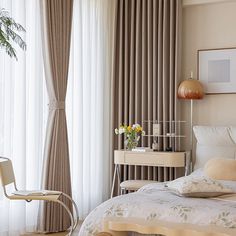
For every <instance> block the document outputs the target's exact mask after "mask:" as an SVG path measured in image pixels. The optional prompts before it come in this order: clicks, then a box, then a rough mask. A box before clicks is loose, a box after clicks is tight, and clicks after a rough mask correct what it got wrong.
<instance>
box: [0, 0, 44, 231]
mask: <svg viewBox="0 0 236 236" xmlns="http://www.w3.org/2000/svg"><path fill="white" fill-rule="evenodd" d="M0 7H1V8H5V9H6V10H8V11H9V12H10V15H11V16H12V17H13V18H14V19H15V20H16V21H17V22H19V23H20V24H22V25H23V26H24V27H25V28H26V32H27V33H26V34H25V35H24V36H23V37H24V39H25V40H26V43H27V51H26V52H23V51H21V50H20V49H19V50H18V49H17V56H18V61H16V60H15V59H13V58H9V57H8V56H7V55H6V54H5V52H4V51H3V50H2V49H0V156H6V157H9V158H11V159H12V161H13V165H14V169H15V174H16V179H17V185H18V188H19V189H26V188H27V189H38V188H39V187H40V181H41V179H40V176H41V170H42V151H43V143H44V138H43V137H44V130H45V129H44V128H45V121H46V115H47V107H46V104H47V101H46V99H47V97H46V93H45V92H46V90H45V84H44V83H45V82H44V81H45V79H44V73H43V61H42V55H41V35H40V32H41V29H40V18H39V4H38V1H32V0H21V1H19V0H0ZM16 48H17V47H16ZM44 91H45V92H44ZM37 208H38V203H37V202H33V203H26V202H23V201H22V202H20V201H19V202H13V201H11V202H10V201H9V200H7V199H5V197H4V196H3V193H2V189H1V188H0V235H19V231H20V230H23V229H24V228H25V229H27V230H32V227H31V226H33V225H35V223H36V220H37ZM7 231H10V232H11V233H7Z"/></svg>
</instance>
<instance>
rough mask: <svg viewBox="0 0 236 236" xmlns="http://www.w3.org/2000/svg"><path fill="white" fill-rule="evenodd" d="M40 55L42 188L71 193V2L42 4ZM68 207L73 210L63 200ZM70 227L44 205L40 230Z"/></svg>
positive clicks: (61, 213)
mask: <svg viewBox="0 0 236 236" xmlns="http://www.w3.org/2000/svg"><path fill="white" fill-rule="evenodd" d="M40 6H41V16H42V24H43V27H42V31H43V53H44V65H45V74H46V84H47V91H48V95H49V116H48V121H47V133H46V140H45V149H44V167H43V188H44V189H49V190H57V191H62V192H64V193H66V194H68V195H70V196H71V195H72V193H71V177H70V160H69V149H68V138H67V124H66V114H65V97H66V91H67V79H68V68H69V55H70V38H71V23H72V13H73V11H72V9H73V0H67V1H64V0H41V5H40ZM64 202H65V204H67V206H68V207H70V208H71V207H72V206H71V204H69V201H68V200H65V199H64ZM69 226H70V219H69V217H68V215H67V212H66V211H65V210H64V209H63V208H62V207H61V206H59V205H58V204H55V203H49V202H47V203H45V204H44V208H43V213H42V215H40V222H39V229H40V231H43V232H57V231H64V230H66V229H67V228H68V227H69Z"/></svg>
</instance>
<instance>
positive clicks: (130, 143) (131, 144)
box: [124, 135, 140, 151]
mask: <svg viewBox="0 0 236 236" xmlns="http://www.w3.org/2000/svg"><path fill="white" fill-rule="evenodd" d="M139 139H140V136H138V135H135V136H130V137H126V138H125V141H124V146H125V150H127V151H132V149H134V148H136V147H137V146H138V141H139Z"/></svg>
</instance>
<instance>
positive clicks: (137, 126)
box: [132, 124, 140, 129]
mask: <svg viewBox="0 0 236 236" xmlns="http://www.w3.org/2000/svg"><path fill="white" fill-rule="evenodd" d="M136 128H140V124H133V126H132V129H136Z"/></svg>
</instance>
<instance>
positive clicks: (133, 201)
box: [79, 171, 236, 236]
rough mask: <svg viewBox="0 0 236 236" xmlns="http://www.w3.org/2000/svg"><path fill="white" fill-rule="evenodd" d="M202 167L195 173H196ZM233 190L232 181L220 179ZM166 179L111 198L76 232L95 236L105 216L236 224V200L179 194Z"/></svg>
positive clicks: (235, 226)
mask: <svg viewBox="0 0 236 236" xmlns="http://www.w3.org/2000/svg"><path fill="white" fill-rule="evenodd" d="M201 173H202V172H201V171H197V172H195V173H194V174H196V175H199V174H201ZM222 183H223V184H225V185H227V186H228V187H231V188H232V189H234V190H235V192H236V182H235V181H224V182H223V181H222ZM164 185H165V183H157V184H149V185H146V186H144V187H143V188H142V189H140V190H139V191H138V192H136V193H131V194H127V195H122V196H118V197H115V198H113V199H110V200H108V201H106V202H104V203H103V204H101V205H100V206H98V207H97V208H96V209H94V210H93V211H92V212H91V213H90V215H89V216H88V217H87V218H86V219H85V221H84V223H83V225H82V227H81V230H80V233H79V236H94V235H95V234H96V233H98V232H100V231H101V230H102V228H101V227H102V220H103V218H105V217H135V218H141V219H143V220H148V221H151V220H163V221H170V222H176V223H190V224H197V225H215V226H221V227H227V228H236V203H235V202H227V201H220V200H216V199H200V198H185V197H179V196H177V195H175V194H173V193H171V192H170V191H168V190H167V189H166V188H165V186H164Z"/></svg>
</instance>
